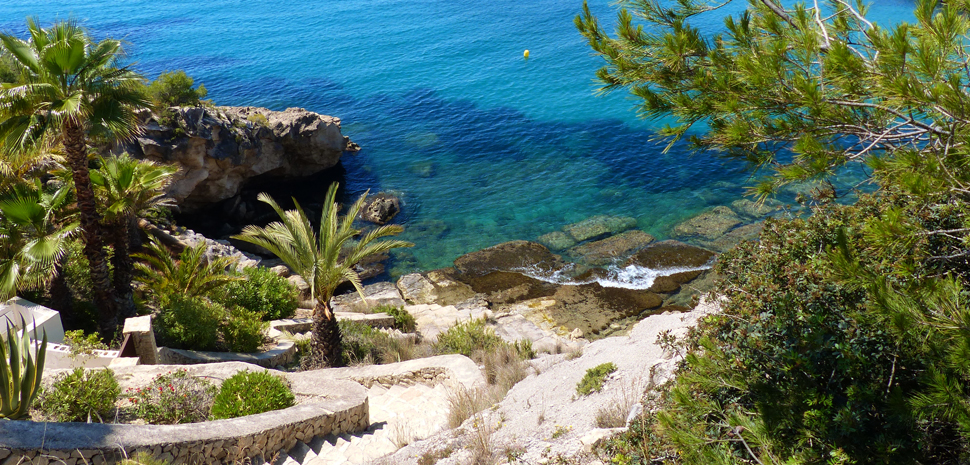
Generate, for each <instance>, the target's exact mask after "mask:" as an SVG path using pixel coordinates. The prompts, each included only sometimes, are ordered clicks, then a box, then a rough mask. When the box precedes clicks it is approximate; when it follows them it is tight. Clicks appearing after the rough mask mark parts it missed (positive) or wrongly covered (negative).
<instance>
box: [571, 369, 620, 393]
mask: <svg viewBox="0 0 970 465" xmlns="http://www.w3.org/2000/svg"><path fill="white" fill-rule="evenodd" d="M614 371H616V365H614V364H613V362H607V363H603V364H600V365H596V366H595V367H593V368H590V369H588V370H586V374H585V375H583V379H581V380H579V383H577V384H576V394H579V395H581V396H587V395H590V394H592V393H594V392H600V391H601V390H602V389H603V380H605V379H606V377H607V376H609V375H610V374H611V373H613V372H614Z"/></svg>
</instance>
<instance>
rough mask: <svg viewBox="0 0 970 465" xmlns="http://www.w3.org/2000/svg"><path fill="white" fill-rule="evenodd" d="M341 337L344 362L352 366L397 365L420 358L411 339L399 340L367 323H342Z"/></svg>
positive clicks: (340, 323) (417, 349)
mask: <svg viewBox="0 0 970 465" xmlns="http://www.w3.org/2000/svg"><path fill="white" fill-rule="evenodd" d="M338 324H339V325H340V335H341V338H342V345H343V350H344V360H346V361H347V363H348V364H351V365H372V364H381V363H396V362H403V361H405V360H411V359H413V358H417V357H418V356H419V351H420V350H419V348H418V347H417V346H415V344H414V342H413V341H411V340H409V339H398V338H395V337H391V336H390V335H389V334H387V333H385V332H384V331H381V330H379V329H375V328H372V327H371V326H370V325H367V324H365V323H359V322H353V321H341V322H339V323H338Z"/></svg>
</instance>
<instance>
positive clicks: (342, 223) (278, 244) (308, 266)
mask: <svg viewBox="0 0 970 465" xmlns="http://www.w3.org/2000/svg"><path fill="white" fill-rule="evenodd" d="M336 198H337V184H336V183H334V184H333V185H331V186H330V189H329V190H328V191H327V197H326V200H324V203H323V211H322V212H321V214H320V229H319V232H314V230H313V226H312V225H311V224H310V219H309V218H308V217H307V216H306V213H304V212H303V209H302V208H301V207H300V204H299V203H296V201H295V200H294V203H296V208H295V209H294V210H287V211H283V209H282V208H280V206H279V205H278V204H277V203H276V201H274V200H273V198H272V197H270V196H269V195H267V194H265V193H262V194H259V200H260V201H262V202H265V203H266V204H268V205H269V206H271V207H272V208H273V210H275V211H276V214H277V215H279V217H280V221H278V222H274V223H271V224H269V225H268V226H266V227H264V228H261V227H258V226H247V227H246V228H245V229H243V231H242V233H241V234H239V235H237V236H235V238H236V239H239V240H243V241H246V242H250V243H252V244H256V245H258V246H261V247H264V248H266V249H267V250H269V251H270V252H272V253H273V254H275V255H276V256H277V257H279V258H280V260H283V262H284V263H286V264H287V266H289V267H290V268H291V269H292V270H293V271H294V272H295V273H296V274H299V275H300V276H302V277H303V279H305V280H306V282H307V284H309V285H310V294H311V295H312V296H313V297H314V298H315V299H316V301H317V302H316V306H315V307H314V308H313V338H312V339H311V341H310V344H311V346H312V347H313V352H314V356H315V357H318V358H319V360H321V361H322V362H323V363H324V364H326V365H330V366H340V365H343V363H344V360H343V354H342V352H343V351H342V349H341V338H340V326H339V325H338V324H337V318H336V316H334V313H333V309H332V307H331V306H330V299H331V298H332V297H333V294H334V292H335V291H336V290H337V286H340V285H341V284H343V283H345V282H350V283H351V284H352V285H353V286H354V288H355V289H356V290H357V292H358V293H360V295H361V298H362V299H363V298H364V293H363V289H362V288H361V283H360V276H359V275H358V274H357V272H356V271H354V269H353V267H354V265H356V264H357V263H359V262H360V261H361V260H362V259H364V258H365V257H368V256H371V255H374V254H379V253H382V252H386V251H388V250H391V249H394V248H397V247H411V246H413V245H414V244H411V243H409V242H404V241H399V240H387V241H378V240H377V239H380V238H382V237H387V236H393V235H395V234H398V233H400V232H401V231H403V228H401V227H400V226H397V225H388V226H381V227H378V228H376V229H374V230H372V231H370V232H368V233H367V234H365V235H364V236H363V237H361V238H360V239H359V240H357V241H356V242H352V239H353V238H354V237H355V236H357V235H359V234H360V233H361V231H359V230H357V229H356V228H354V227H353V224H354V218H356V217H357V215H358V214H359V213H360V210H361V208H363V206H364V200H365V199H366V198H367V193H364V195H361V196H360V198H358V199H357V201H356V202H354V203H353V205H351V206H350V208H349V209H348V210H347V215H346V216H344V217H343V218H339V217H338V212H339V210H340V207H339V205H338V204H337V202H336Z"/></svg>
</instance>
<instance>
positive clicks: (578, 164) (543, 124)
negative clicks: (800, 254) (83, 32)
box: [0, 0, 912, 272]
mask: <svg viewBox="0 0 970 465" xmlns="http://www.w3.org/2000/svg"><path fill="white" fill-rule="evenodd" d="M736 3H738V7H743V5H744V4H743V2H740V1H738V2H736ZM590 6H591V8H592V9H593V11H594V12H596V13H597V14H598V15H599V16H600V19H601V21H603V22H604V23H605V24H611V23H612V22H613V18H614V16H615V15H614V13H613V10H612V6H611V4H610V3H608V2H607V1H606V0H590ZM580 7H581V1H579V0H575V1H573V0H570V1H561V0H533V1H524V2H523V1H511V0H465V1H460V2H455V1H450V0H449V1H443V0H425V1H402V0H358V1H352V2H351V1H347V2H336V1H329V2H328V1H320V0H305V1H297V2H278V1H271V0H248V1H240V0H211V1H205V2H185V1H180V0H128V1H125V2H120V1H105V0H100V1H97V0H95V1H92V0H86V1H49V2H36V1H31V2H25V1H20V0H14V1H11V0H3V1H0V30H3V31H7V32H15V33H19V31H23V30H24V18H25V17H26V16H28V15H32V16H37V17H38V18H39V19H40V20H41V22H43V23H49V22H51V21H53V20H56V19H66V18H70V17H73V18H76V19H78V20H80V21H81V23H82V24H83V25H84V26H86V27H87V28H88V29H89V30H90V32H91V33H92V34H93V35H95V36H99V37H102V36H109V37H114V38H124V39H126V40H127V41H128V42H129V51H130V54H131V58H132V60H134V61H135V62H136V63H137V65H136V67H137V68H138V69H139V70H141V71H142V72H143V73H144V74H145V75H146V76H149V77H154V76H157V74H158V73H160V72H161V71H165V70H173V69H184V70H185V71H186V72H188V73H189V74H190V75H191V76H193V77H195V78H196V80H197V81H198V82H202V83H204V84H205V85H206V87H207V88H208V90H209V97H210V98H212V99H214V100H215V102H216V103H218V104H223V105H256V106H265V107H269V108H271V109H284V108H287V107H292V106H298V107H303V108H307V109H310V110H313V111H317V112H320V113H324V114H330V115H335V116H339V117H340V118H342V120H343V132H344V134H345V135H348V136H350V137H351V138H352V139H353V140H354V141H355V142H357V143H359V144H360V145H361V146H362V147H363V150H362V151H361V152H360V153H359V154H358V155H356V156H351V157H346V158H345V159H344V162H343V164H344V166H345V168H346V170H347V175H346V179H347V183H348V188H349V189H348V191H349V193H350V194H351V195H354V194H357V193H360V192H363V191H364V190H366V189H371V190H372V191H376V190H384V191H391V192H394V193H398V194H399V195H400V196H401V197H402V199H403V200H404V202H405V207H404V213H403V216H402V217H401V219H402V221H403V222H404V223H405V225H406V226H407V227H408V231H407V232H406V233H405V234H404V236H405V237H406V238H407V239H409V240H412V241H414V242H415V243H416V244H417V245H416V247H415V248H413V249H409V250H407V251H405V252H404V254H405V255H403V256H399V257H398V264H399V265H400V266H399V268H398V269H397V270H396V271H398V272H400V271H404V270H405V269H431V268H437V267H442V266H448V265H450V263H451V261H452V260H454V258H456V257H457V256H458V255H460V254H463V253H466V252H470V251H473V250H477V249H480V248H483V247H487V246H490V245H494V244H496V243H499V242H503V241H507V240H512V239H535V238H536V237H537V236H539V235H541V234H544V233H546V232H549V231H553V230H556V229H559V228H560V227H561V226H562V225H564V224H567V223H571V222H576V221H579V220H582V219H584V218H586V217H589V216H592V215H596V214H603V213H607V214H614V215H625V216H631V217H634V218H636V219H637V222H638V226H639V227H640V228H641V229H643V230H645V231H647V232H649V233H651V234H654V235H656V236H659V237H664V236H666V235H667V233H668V231H669V229H670V228H671V227H672V226H673V225H674V224H676V223H677V222H679V221H681V220H683V219H686V218H688V217H690V216H692V215H694V214H696V213H698V212H700V211H702V210H704V209H707V208H710V207H712V206H716V205H722V204H727V203H730V202H731V201H733V200H736V199H737V198H739V197H740V196H741V194H742V192H743V188H742V187H743V186H744V185H745V184H746V183H749V182H750V179H749V178H748V176H749V173H748V172H747V171H745V167H744V166H743V165H741V164H740V163H736V162H725V161H723V160H721V159H718V158H716V157H713V156H703V155H702V156H695V157H690V156H688V154H687V153H686V152H685V151H684V150H683V148H682V147H679V146H678V147H674V149H673V150H671V151H669V152H668V153H666V154H663V153H661V149H662V145H660V144H659V143H657V142H655V141H653V138H652V134H651V123H648V122H644V121H641V120H639V119H637V117H636V115H635V113H634V111H633V105H634V103H635V102H634V101H633V100H631V99H630V98H629V97H628V96H627V95H625V94H624V93H615V94H612V95H609V96H606V97H599V96H595V95H594V90H595V88H596V85H595V83H594V82H593V80H592V79H593V73H594V71H595V70H596V69H597V68H598V67H599V66H600V61H599V60H598V59H597V58H595V57H593V56H591V54H590V51H589V49H588V48H587V46H586V45H585V43H584V42H583V39H582V37H581V36H580V35H579V33H578V32H577V31H576V29H575V27H574V26H573V22H572V21H573V17H574V16H575V15H576V14H577V13H578V12H579V10H580ZM732 8H734V7H733V6H732ZM911 9H912V0H888V1H880V2H879V5H878V8H877V9H875V11H874V17H875V18H877V19H878V20H883V21H895V20H897V19H898V18H904V17H909V16H910V15H911ZM736 10H737V8H734V11H736ZM725 12H726V13H730V12H731V10H727V11H725ZM721 16H723V15H722V14H720V13H719V14H717V15H709V17H705V18H704V21H705V24H703V27H704V28H706V29H708V30H714V29H720V27H721V26H720V25H721V22H722V18H721ZM526 49H528V50H530V52H531V57H530V58H529V59H528V60H525V59H523V57H522V52H523V51H524V50H526ZM325 189H326V186H320V191H321V194H322V192H323V191H324V190H325Z"/></svg>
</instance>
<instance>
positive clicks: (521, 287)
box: [467, 271, 559, 304]
mask: <svg viewBox="0 0 970 465" xmlns="http://www.w3.org/2000/svg"><path fill="white" fill-rule="evenodd" d="M467 283H468V285H469V286H471V288H472V290H474V291H475V292H477V293H481V294H485V299H486V300H488V301H489V302H490V303H492V304H512V303H516V302H521V301H523V300H530V299H535V298H539V297H547V296H551V295H553V294H555V293H556V289H557V288H558V287H559V285H558V284H552V283H548V282H545V281H541V280H538V279H535V278H532V277H529V276H526V275H523V274H521V273H515V272H508V271H496V272H493V273H489V274H487V275H485V276H478V277H474V278H471V279H469V280H468V281H467Z"/></svg>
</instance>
